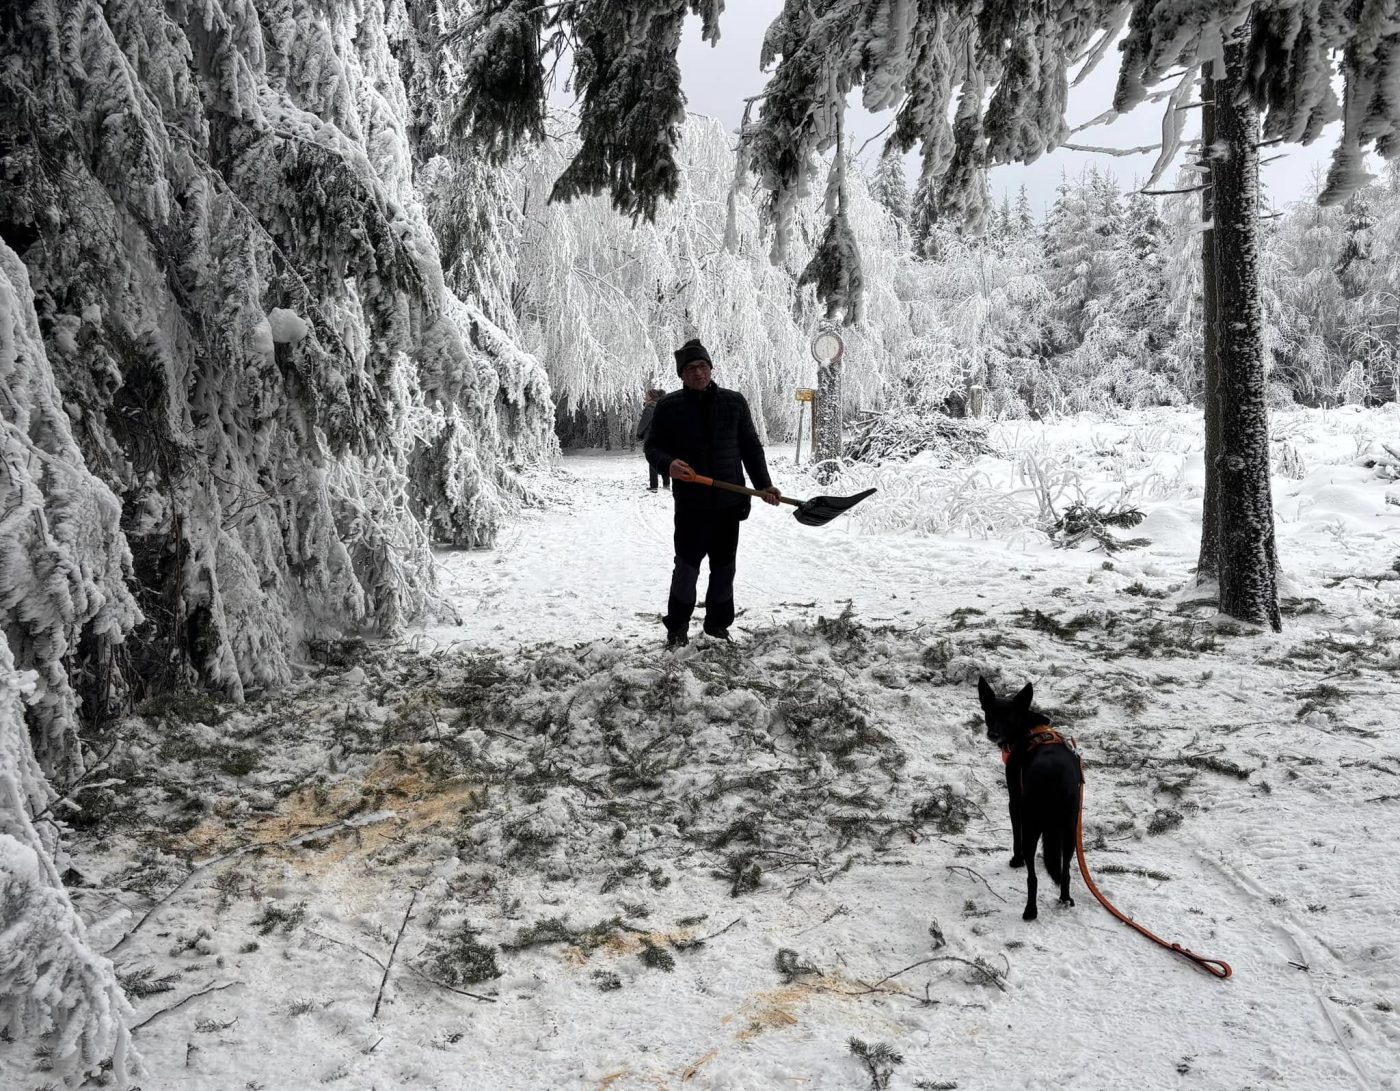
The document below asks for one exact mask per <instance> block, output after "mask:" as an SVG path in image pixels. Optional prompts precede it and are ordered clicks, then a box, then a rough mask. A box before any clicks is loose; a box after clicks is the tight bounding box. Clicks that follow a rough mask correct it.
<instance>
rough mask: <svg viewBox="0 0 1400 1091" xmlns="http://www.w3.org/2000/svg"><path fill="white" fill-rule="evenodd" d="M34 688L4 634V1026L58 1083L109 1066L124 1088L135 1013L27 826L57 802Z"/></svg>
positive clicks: (0, 749)
mask: <svg viewBox="0 0 1400 1091" xmlns="http://www.w3.org/2000/svg"><path fill="white" fill-rule="evenodd" d="M36 688H37V679H36V678H35V675H34V674H33V672H30V671H19V670H16V669H15V663H14V659H13V658H12V656H11V655H10V648H9V645H8V643H7V642H6V640H5V637H4V634H3V633H0V1029H3V1030H4V1031H5V1032H6V1033H7V1034H8V1036H9V1039H10V1040H12V1041H14V1042H19V1043H23V1045H24V1046H25V1047H28V1048H33V1047H35V1046H39V1045H42V1046H44V1047H46V1050H47V1053H48V1057H49V1064H50V1066H51V1068H52V1070H53V1071H54V1072H55V1073H56V1074H57V1075H58V1076H60V1077H61V1078H70V1077H71V1078H77V1077H80V1076H81V1075H82V1074H84V1073H86V1072H89V1071H93V1070H95V1069H97V1068H99V1067H100V1066H103V1065H105V1064H108V1063H110V1065H111V1067H112V1070H113V1073H114V1075H115V1076H116V1078H117V1079H118V1080H119V1081H120V1085H121V1086H126V1082H127V1079H128V1078H129V1075H130V1074H134V1071H135V1070H136V1069H137V1068H139V1066H140V1058H139V1057H138V1056H137V1055H136V1053H135V1052H134V1050H133V1049H132V1047H131V1035H130V1032H129V1031H128V1030H127V1027H126V1023H127V1020H128V1019H129V1017H130V1015H131V1008H130V1006H129V1005H128V1004H127V1001H126V997H125V996H123V995H122V991H121V988H120V987H119V986H118V984H117V980H116V976H115V974H114V972H113V970H112V964H111V962H109V961H108V960H107V959H105V958H103V957H102V956H101V955H98V954H96V953H95V952H93V950H92V949H91V947H90V946H89V945H88V940H87V932H86V929H85V928H84V927H83V922H82V919H81V918H80V917H79V916H78V914H77V912H76V911H75V910H74V908H73V904H72V902H70V901H69V899H68V893H67V891H65V890H64V889H63V883H62V882H61V881H60V880H59V876H58V869H57V868H56V867H55V866H54V862H53V858H52V856H51V849H52V845H51V844H46V843H45V842H46V841H50V838H45V837H41V836H40V834H39V831H38V830H37V829H36V828H35V825H34V822H33V821H32V820H31V816H32V815H36V814H41V813H43V812H44V811H46V810H47V809H48V808H49V807H50V805H51V804H52V803H53V801H54V796H53V792H52V790H51V789H50V788H49V787H48V785H47V784H46V783H45V782H44V779H43V776H42V774H41V773H40V771H39V767H38V763H37V762H36V761H35V760H34V754H33V752H32V751H31V750H30V747H29V732H28V729H27V727H26V726H25V722H24V702H25V700H26V699H29V700H32V699H33V698H34V696H35V690H36ZM40 804H42V806H40Z"/></svg>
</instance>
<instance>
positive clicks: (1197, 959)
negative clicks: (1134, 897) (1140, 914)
mask: <svg viewBox="0 0 1400 1091" xmlns="http://www.w3.org/2000/svg"><path fill="white" fill-rule="evenodd" d="M1075 757H1076V758H1078V759H1079V820H1078V822H1077V823H1076V829H1075V848H1076V849H1078V855H1079V875H1080V877H1081V878H1082V879H1083V880H1084V885H1085V886H1087V887H1088V888H1089V893H1091V894H1093V896H1094V897H1096V898H1097V899H1098V900H1099V904H1100V905H1101V906H1103V907H1104V908H1105V909H1107V910H1108V911H1109V912H1110V913H1112V914H1113V915H1114V916H1115V917H1117V918H1118V919H1119V920H1120V921H1122V922H1123V923H1124V924H1126V925H1127V926H1128V927H1129V928H1132V929H1134V930H1135V931H1137V932H1141V933H1142V934H1143V935H1144V936H1146V937H1147V938H1148V939H1150V940H1151V941H1152V942H1153V943H1155V944H1157V946H1159V947H1165V948H1166V949H1167V950H1168V951H1173V952H1175V953H1176V954H1178V955H1180V956H1181V957H1182V958H1189V959H1190V960H1191V961H1192V962H1194V963H1195V964H1196V965H1197V966H1199V967H1200V968H1201V969H1203V970H1205V971H1206V972H1207V973H1209V974H1213V975H1215V976H1216V977H1219V978H1226V977H1230V976H1231V975H1232V974H1233V973H1234V970H1232V969H1230V964H1229V963H1228V962H1226V961H1225V960H1224V959H1219V958H1206V957H1205V956H1204V955H1198V954H1196V952H1195V951H1192V950H1190V949H1189V948H1186V947H1183V946H1182V945H1181V944H1179V943H1168V942H1167V941H1166V940H1164V939H1163V938H1162V937H1161V936H1159V935H1157V934H1156V933H1155V932H1149V931H1148V930H1147V929H1146V928H1144V927H1143V926H1142V925H1140V924H1138V922H1137V921H1135V920H1133V919H1132V918H1131V917H1129V916H1127V915H1126V914H1124V913H1121V912H1119V910H1118V907H1117V906H1115V905H1114V904H1113V903H1112V902H1110V901H1109V900H1108V899H1107V898H1105V897H1104V896H1103V892H1102V891H1101V890H1099V888H1098V884H1097V883H1095V882H1094V877H1093V876H1092V875H1090V874H1089V865H1088V864H1087V863H1085V862H1084V759H1083V758H1081V757H1079V752H1078V751H1075Z"/></svg>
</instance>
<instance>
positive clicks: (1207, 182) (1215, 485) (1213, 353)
mask: <svg viewBox="0 0 1400 1091" xmlns="http://www.w3.org/2000/svg"><path fill="white" fill-rule="evenodd" d="M1214 69H1215V65H1213V64H1212V63H1211V62H1210V61H1207V62H1206V63H1205V64H1204V65H1202V66H1201V102H1202V103H1203V105H1202V107H1201V161H1202V162H1203V163H1204V164H1205V168H1206V172H1205V175H1204V177H1203V179H1202V181H1203V183H1204V187H1205V188H1204V189H1202V190H1201V219H1202V221H1203V222H1204V223H1207V224H1209V223H1210V222H1211V221H1212V219H1213V218H1214V217H1215V203H1214V200H1213V199H1212V196H1211V188H1212V186H1213V185H1214V182H1215V158H1214V157H1215V152H1214V148H1215V78H1214ZM1215 293H1216V283H1215V232H1214V231H1213V230H1210V229H1207V230H1206V231H1205V232H1204V233H1203V235H1202V236H1201V294H1202V297H1203V299H1202V303H1203V306H1202V338H1201V382H1202V386H1203V388H1204V394H1205V439H1206V449H1205V464H1206V493H1205V498H1204V499H1203V501H1202V504H1201V552H1200V557H1199V559H1198V560H1197V561H1196V582H1197V583H1207V582H1211V581H1213V580H1215V579H1216V578H1217V577H1218V576H1219V574H1220V558H1219V553H1220V474H1219V471H1218V470H1217V469H1216V459H1218V458H1219V457H1220V350H1219V347H1218V343H1217V337H1218V333H1219V329H1220V311H1219V308H1218V306H1217V303H1216V298H1215Z"/></svg>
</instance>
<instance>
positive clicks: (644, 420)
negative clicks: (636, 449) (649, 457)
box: [637, 390, 671, 492]
mask: <svg viewBox="0 0 1400 1091" xmlns="http://www.w3.org/2000/svg"><path fill="white" fill-rule="evenodd" d="M663 393H664V391H660V390H648V391H647V397H646V402H645V404H644V405H643V406H642V416H641V419H640V420H638V421H637V438H638V439H639V440H641V441H642V443H643V444H645V443H646V439H647V436H649V435H650V434H651V420H652V417H653V416H655V414H656V403H657V402H658V401H659V400H660V399H661V395H662V394H663ZM645 449H646V448H645V446H644V447H643V450H645ZM647 476H648V479H649V481H650V484H649V485H648V488H649V489H650V490H651V491H652V492H655V491H656V483H657V481H658V480H659V481H660V482H661V487H662V488H663V489H669V488H670V487H671V471H670V470H669V469H660V470H658V469H657V468H656V467H655V466H653V465H652V464H651V462H650V461H648V462H647Z"/></svg>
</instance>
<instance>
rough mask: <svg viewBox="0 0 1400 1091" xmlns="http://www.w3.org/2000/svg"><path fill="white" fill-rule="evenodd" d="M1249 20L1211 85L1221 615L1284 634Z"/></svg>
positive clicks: (1226, 49)
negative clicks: (1249, 86)
mask: <svg viewBox="0 0 1400 1091" xmlns="http://www.w3.org/2000/svg"><path fill="white" fill-rule="evenodd" d="M1248 31H1249V20H1246V21H1245V24H1244V25H1243V26H1242V27H1240V29H1239V30H1238V31H1236V33H1235V34H1234V35H1233V36H1232V37H1231V38H1230V41H1229V43H1228V45H1227V46H1226V48H1225V70H1224V72H1223V73H1222V74H1220V76H1219V77H1217V79H1216V81H1215V88H1214V90H1215V138H1216V143H1217V144H1218V145H1219V146H1220V149H1221V153H1222V154H1221V155H1220V156H1219V157H1218V158H1217V159H1216V160H1215V162H1214V164H1213V167H1212V172H1211V173H1212V176H1213V179H1214V183H1215V184H1214V186H1213V187H1212V196H1213V198H1214V205H1215V229H1214V231H1213V232H1212V234H1214V236H1215V239H1214V252H1215V274H1216V293H1215V294H1216V303H1217V312H1218V314H1217V326H1216V329H1217V335H1218V350H1219V368H1220V387H1219V391H1220V393H1219V403H1220V445H1219V451H1218V453H1217V455H1216V458H1215V468H1216V473H1217V475H1218V489H1219V492H1218V503H1217V508H1218V515H1217V524H1218V527H1219V530H1218V534H1219V551H1218V564H1219V579H1220V610H1221V612H1222V613H1225V614H1228V615H1229V616H1230V617H1234V618H1238V619H1240V620H1241V621H1247V622H1251V623H1254V624H1263V623H1265V622H1267V623H1268V624H1269V625H1270V626H1272V627H1273V628H1274V629H1275V630H1278V629H1280V628H1282V624H1281V621H1280V618H1279V609H1278V556H1277V552H1276V549H1275V543H1274V509H1273V498H1272V496H1271V490H1270V480H1269V414H1268V409H1267V407H1266V405H1265V400H1264V335H1263V333H1264V331H1263V308H1262V305H1261V300H1260V292H1259V209H1258V199H1259V150H1258V141H1259V112H1258V110H1257V109H1256V107H1255V106H1254V104H1253V102H1251V101H1250V98H1249V93H1248V91H1247V90H1246V88H1245V85H1244V77H1245V71H1246V63H1247V57H1246V52H1245V43H1246V41H1247V35H1248Z"/></svg>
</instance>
